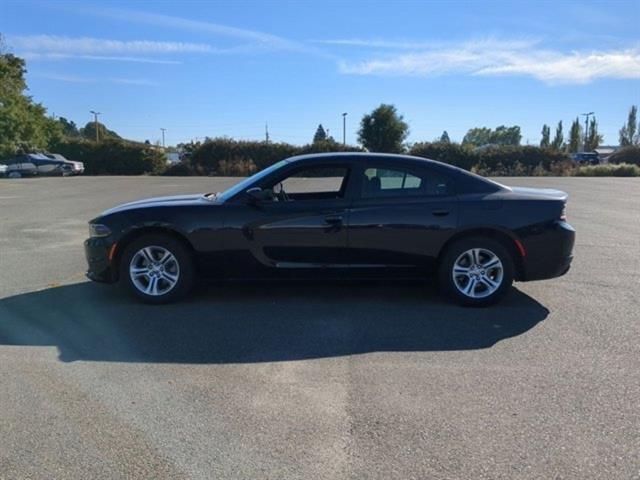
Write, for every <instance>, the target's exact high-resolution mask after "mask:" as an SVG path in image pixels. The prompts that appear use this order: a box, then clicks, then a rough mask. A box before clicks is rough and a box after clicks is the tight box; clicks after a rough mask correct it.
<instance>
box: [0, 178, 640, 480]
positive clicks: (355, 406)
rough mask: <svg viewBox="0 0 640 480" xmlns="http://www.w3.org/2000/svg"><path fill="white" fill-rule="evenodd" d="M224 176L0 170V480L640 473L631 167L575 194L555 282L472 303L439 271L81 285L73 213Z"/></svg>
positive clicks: (81, 223)
mask: <svg viewBox="0 0 640 480" xmlns="http://www.w3.org/2000/svg"><path fill="white" fill-rule="evenodd" d="M234 181H235V180H234V179H221V178H179V177H174V178H171V177H120V178H116V177H78V178H35V179H23V180H0V379H1V386H2V388H0V408H1V410H0V478H8V479H9V478H110V479H111V478H134V477H136V478H157V479H160V478H172V479H175V478H200V479H211V478H239V479H240V478H261V479H263V478H265V479H266V478H273V479H289V478H300V479H307V478H313V479H325V478H326V479H334V478H380V479H390V478H398V479H409V478H416V479H422V478H505V479H512V478H583V479H586V478H637V477H638V476H640V345H639V341H638V340H639V339H640V313H639V308H640V181H639V180H637V179H613V178H517V179H502V180H501V181H503V182H504V183H507V184H513V185H522V186H535V187H541V186H548V187H551V188H559V189H562V190H565V191H567V192H569V194H570V199H569V207H568V218H569V222H570V223H571V224H572V225H573V226H574V227H575V228H576V230H577V240H576V247H575V251H574V254H575V261H574V264H573V267H572V269H571V271H570V272H569V273H568V274H567V275H566V276H564V277H562V278H559V279H555V280H551V281H545V282H533V283H518V284H516V287H515V288H514V290H513V292H512V293H511V294H510V295H509V297H508V298H507V299H506V300H505V301H504V302H503V303H501V304H500V305H498V306H496V307H493V308H488V309H464V308H460V307H457V306H454V305H452V304H450V303H449V302H448V301H446V300H444V299H442V298H441V297H440V296H439V295H438V293H437V291H436V290H435V288H434V287H433V286H432V285H428V284H427V285H415V284H389V285H387V284H385V283H384V282H381V283H376V284H358V283H345V284H341V285H333V286H332V285H327V284H299V283H297V284H273V285H269V284H264V283H262V284H249V285H239V284H231V285H215V284H214V285H204V286H201V287H199V288H198V290H197V291H196V292H195V294H194V295H193V296H192V297H190V298H188V299H187V300H186V301H184V302H183V303H180V304H174V305H168V306H162V307H154V306H147V305H142V304H138V303H136V302H135V301H132V300H131V299H129V298H128V297H126V296H124V295H122V292H121V291H119V290H118V289H117V287H115V286H109V285H100V284H93V283H89V282H87V281H85V279H84V269H85V261H84V254H83V249H82V241H83V240H84V238H85V237H86V235H87V227H86V223H87V221H88V220H89V219H91V218H93V217H95V216H97V215H98V214H99V213H100V212H101V211H102V210H104V209H106V208H108V207H111V206H113V205H115V204H118V203H123V202H125V201H129V200H134V199H138V198H143V197H149V196H157V195H166V194H178V193H195V192H208V191H219V190H222V189H224V188H225V187H226V186H229V185H231V184H232V183H234Z"/></svg>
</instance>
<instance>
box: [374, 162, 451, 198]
mask: <svg viewBox="0 0 640 480" xmlns="http://www.w3.org/2000/svg"><path fill="white" fill-rule="evenodd" d="M450 194H451V184H450V180H449V179H448V178H446V177H445V176H443V175H441V174H439V173H436V172H433V171H421V172H417V171H410V170H405V169H399V168H398V169H395V168H377V167H375V168H373V167H372V168H367V169H366V170H365V171H364V178H363V179H362V197H363V198H381V197H419V196H429V197H431V196H444V195H450Z"/></svg>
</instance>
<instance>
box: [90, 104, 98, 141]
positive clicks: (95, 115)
mask: <svg viewBox="0 0 640 480" xmlns="http://www.w3.org/2000/svg"><path fill="white" fill-rule="evenodd" d="M89 113H93V128H95V129H96V143H98V142H99V141H100V137H99V136H98V115H100V112H95V111H93V110H91V112H89Z"/></svg>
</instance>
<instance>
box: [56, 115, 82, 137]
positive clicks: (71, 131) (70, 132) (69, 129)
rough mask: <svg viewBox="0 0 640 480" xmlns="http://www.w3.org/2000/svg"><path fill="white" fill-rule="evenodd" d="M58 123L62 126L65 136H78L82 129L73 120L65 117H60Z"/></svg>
mask: <svg viewBox="0 0 640 480" xmlns="http://www.w3.org/2000/svg"><path fill="white" fill-rule="evenodd" d="M58 123H59V124H60V127H61V128H62V134H63V135H64V136H65V137H69V138H76V137H79V136H80V130H78V126H77V125H76V123H75V122H74V121H73V120H67V119H66V118H64V117H60V118H58Z"/></svg>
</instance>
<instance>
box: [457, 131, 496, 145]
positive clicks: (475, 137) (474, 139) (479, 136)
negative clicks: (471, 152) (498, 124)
mask: <svg viewBox="0 0 640 480" xmlns="http://www.w3.org/2000/svg"><path fill="white" fill-rule="evenodd" d="M492 133H493V132H492V130H491V129H490V128H487V127H479V128H478V127H476V128H470V129H469V130H468V131H467V133H466V134H465V136H464V137H463V138H462V144H463V145H471V146H474V147H480V146H482V145H488V144H489V143H491V134H492Z"/></svg>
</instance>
